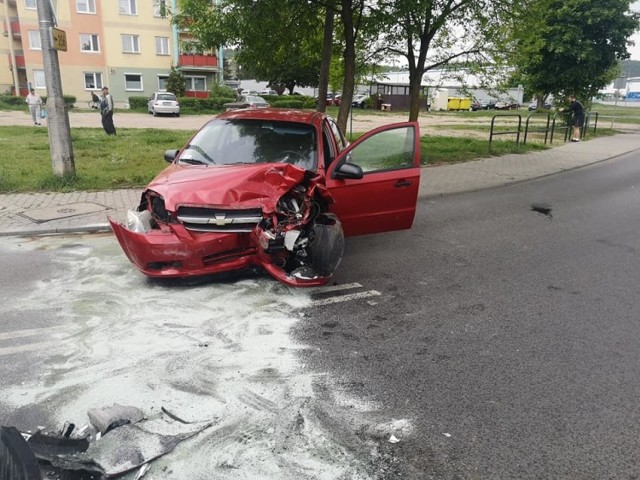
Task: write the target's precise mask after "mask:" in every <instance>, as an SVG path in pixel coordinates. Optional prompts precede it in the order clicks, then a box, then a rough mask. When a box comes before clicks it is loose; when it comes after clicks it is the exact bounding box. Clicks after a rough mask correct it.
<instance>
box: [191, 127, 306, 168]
mask: <svg viewBox="0 0 640 480" xmlns="http://www.w3.org/2000/svg"><path fill="white" fill-rule="evenodd" d="M278 162H282V163H291V164H293V165H296V166H298V167H300V168H304V169H305V170H315V168H316V165H317V164H318V160H317V141H316V132H315V129H314V128H313V127H312V126H311V125H306V124H302V123H295V122H281V121H272V120H247V119H242V120H237V119H236V120H223V119H218V120H213V121H211V122H209V123H208V124H207V125H206V126H204V127H203V128H202V130H200V131H199V132H198V133H197V134H196V135H195V136H194V137H193V138H192V139H191V142H190V143H189V144H188V145H187V146H186V147H185V148H184V149H183V150H182V153H181V154H180V156H179V158H178V163H187V164H203V165H234V164H244V163H278Z"/></svg>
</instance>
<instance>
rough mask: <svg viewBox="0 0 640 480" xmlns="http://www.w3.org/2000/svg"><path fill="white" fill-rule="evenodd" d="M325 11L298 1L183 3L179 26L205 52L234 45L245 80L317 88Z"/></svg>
mask: <svg viewBox="0 0 640 480" xmlns="http://www.w3.org/2000/svg"><path fill="white" fill-rule="evenodd" d="M322 18H323V9H321V8H320V7H317V6H315V5H314V4H307V3H306V2H300V1H299V0H222V1H221V2H220V3H219V4H217V5H215V6H212V2H211V0H180V1H179V13H178V14H176V15H175V16H174V22H175V23H177V24H178V25H179V26H180V27H182V28H186V29H188V30H189V32H190V34H191V35H192V36H193V38H194V39H195V42H196V43H197V44H198V46H199V47H200V48H204V49H209V48H212V49H216V48H218V47H219V46H220V45H228V46H235V47H236V48H235V52H236V53H235V60H236V62H237V64H238V66H239V67H240V70H241V71H242V74H243V75H246V73H247V72H248V71H251V72H253V74H254V77H255V78H256V79H257V80H263V81H267V82H269V83H270V84H272V85H283V86H285V87H286V88H287V89H289V91H290V92H291V93H293V90H294V88H295V87H296V86H317V84H318V76H319V70H320V58H321V52H322V26H323V23H322Z"/></svg>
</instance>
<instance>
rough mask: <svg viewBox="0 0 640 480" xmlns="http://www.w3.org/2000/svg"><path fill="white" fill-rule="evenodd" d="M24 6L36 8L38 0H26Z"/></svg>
mask: <svg viewBox="0 0 640 480" xmlns="http://www.w3.org/2000/svg"><path fill="white" fill-rule="evenodd" d="M24 8H30V9H33V10H35V9H36V0H24Z"/></svg>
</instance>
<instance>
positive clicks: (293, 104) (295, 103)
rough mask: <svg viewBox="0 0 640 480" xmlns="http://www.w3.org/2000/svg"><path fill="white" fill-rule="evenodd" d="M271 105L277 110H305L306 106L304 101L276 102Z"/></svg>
mask: <svg viewBox="0 0 640 480" xmlns="http://www.w3.org/2000/svg"><path fill="white" fill-rule="evenodd" d="M270 103H271V106H272V107H275V108H303V105H304V102H303V101H302V100H274V101H273V102H270Z"/></svg>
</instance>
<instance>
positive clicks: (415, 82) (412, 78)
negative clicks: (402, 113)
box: [409, 69, 422, 122]
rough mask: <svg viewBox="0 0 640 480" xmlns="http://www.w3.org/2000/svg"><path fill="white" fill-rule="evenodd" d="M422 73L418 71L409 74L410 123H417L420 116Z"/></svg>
mask: <svg viewBox="0 0 640 480" xmlns="http://www.w3.org/2000/svg"><path fill="white" fill-rule="evenodd" d="M421 84H422V72H420V71H418V70H417V69H414V70H412V71H411V72H409V121H410V122H415V121H416V120H418V117H419V116H420V86H421Z"/></svg>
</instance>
